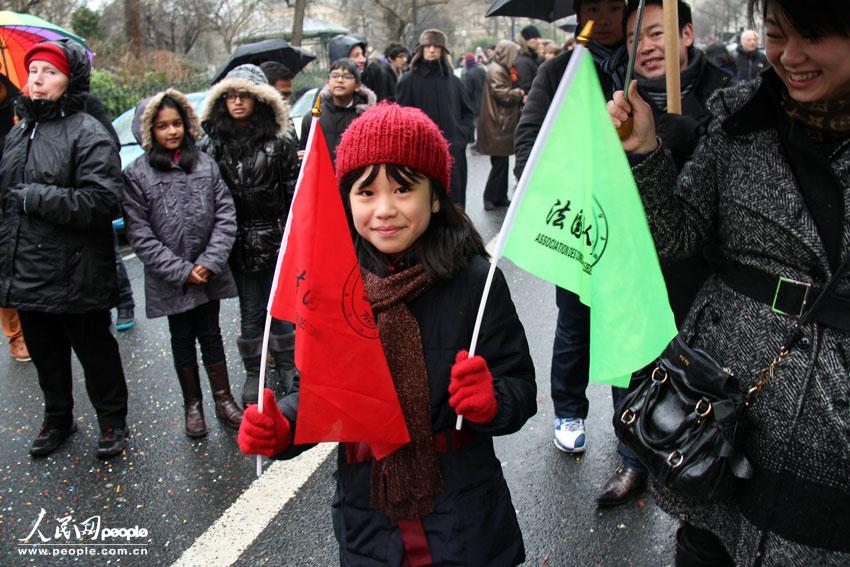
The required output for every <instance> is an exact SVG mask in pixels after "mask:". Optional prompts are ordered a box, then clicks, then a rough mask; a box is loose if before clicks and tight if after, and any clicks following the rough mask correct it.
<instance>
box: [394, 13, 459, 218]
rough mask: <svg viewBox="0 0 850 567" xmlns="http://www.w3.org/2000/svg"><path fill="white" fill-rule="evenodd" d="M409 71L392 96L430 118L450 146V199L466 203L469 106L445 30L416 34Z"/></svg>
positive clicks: (432, 30) (431, 30)
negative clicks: (447, 43)
mask: <svg viewBox="0 0 850 567" xmlns="http://www.w3.org/2000/svg"><path fill="white" fill-rule="evenodd" d="M410 67H411V71H410V72H409V73H407V74H406V75H405V76H404V77H402V78H401V81H399V83H398V88H397V89H396V98H397V100H398V103H399V104H400V105H402V106H415V107H416V108H419V109H421V110H422V111H423V112H424V113H425V114H427V115H428V117H429V118H430V119H431V120H433V121H434V122H435V123H436V124H437V126H439V127H440V130H442V131H443V135H444V136H445V137H446V140H448V142H449V145H450V146H451V148H450V149H451V154H452V160H453V161H454V163H453V165H452V181H451V188H450V195H451V198H452V201H453V202H455V203H457V204H458V205H460V206H461V207H465V206H466V177H467V175H466V145H467V144H468V143H469V142H471V141H472V133H473V128H474V123H473V112H472V106H471V105H470V104H469V99H468V98H467V96H466V89H464V87H463V82H462V81H461V80H460V79H458V78H457V77H455V76H454V74H453V72H452V70H453V66H452V60H451V56H450V53H449V50H448V48H447V47H446V34H444V33H443V32H441V31H440V30H435V29H429V30H425V31H423V32H422V34H421V35H420V36H419V45H418V46H417V47H416V50H415V51H414V54H413V59H412V60H411V62H410Z"/></svg>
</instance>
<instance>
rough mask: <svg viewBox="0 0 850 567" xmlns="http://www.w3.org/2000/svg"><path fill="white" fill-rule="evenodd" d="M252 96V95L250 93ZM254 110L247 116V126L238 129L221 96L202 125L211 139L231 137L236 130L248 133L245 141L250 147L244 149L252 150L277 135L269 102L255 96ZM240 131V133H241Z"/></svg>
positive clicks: (274, 119)
mask: <svg viewBox="0 0 850 567" xmlns="http://www.w3.org/2000/svg"><path fill="white" fill-rule="evenodd" d="M252 96H253V95H252ZM255 101H256V102H255V104H254V112H253V113H251V116H250V117H249V118H248V126H247V127H246V128H244V129H240V128H238V127H237V126H236V121H235V120H233V118H232V117H231V116H230V113H229V112H227V103H225V101H224V97H223V96H222V97H221V98H219V99H218V100H217V101H215V104H214V105H213V108H212V112H210V117H209V118H207V119H206V120H205V121H204V123H203V125H202V126H203V127H204V130H205V131H206V132H207V134H209V136H210V138H213V139H218V140H221V139H228V138H232V137H233V136H234V135H235V134H236V133H237V132H240V131H241V132H244V133H246V134H247V135H248V140H247V143H248V145H249V146H250V147H248V148H245V149H246V150H253V149H255V148H258V147H260V146H262V145H263V144H265V143H266V142H270V141H271V140H274V139H275V138H276V137H277V130H278V124H277V117H276V116H275V114H274V109H273V108H272V106H271V105H270V104H267V103H265V102H263V101H261V100H256V98H255ZM241 132H240V133H241Z"/></svg>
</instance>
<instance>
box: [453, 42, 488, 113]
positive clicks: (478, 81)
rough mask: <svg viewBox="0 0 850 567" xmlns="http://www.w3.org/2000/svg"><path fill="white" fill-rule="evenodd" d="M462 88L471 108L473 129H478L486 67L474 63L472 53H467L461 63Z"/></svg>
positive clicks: (476, 62)
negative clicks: (464, 88) (473, 121)
mask: <svg viewBox="0 0 850 567" xmlns="http://www.w3.org/2000/svg"><path fill="white" fill-rule="evenodd" d="M460 78H461V80H462V81H463V86H464V87H466V96H467V97H468V98H469V104H470V106H472V114H473V116H474V117H475V129H476V130H477V129H478V116H479V115H480V114H481V99H482V97H483V96H484V83H485V81H486V80H487V67H486V66H484V65H482V64H481V63H479V62H478V61H476V59H475V55H474V54H473V53H467V54H466V56H465V57H464V61H463V74H462V75H461V77H460Z"/></svg>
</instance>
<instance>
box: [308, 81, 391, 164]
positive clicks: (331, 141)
mask: <svg viewBox="0 0 850 567" xmlns="http://www.w3.org/2000/svg"><path fill="white" fill-rule="evenodd" d="M318 96H319V97H321V99H322V105H321V111H322V115H321V116H320V117H319V124H320V125H321V126H322V134H324V135H325V142H327V144H328V152H330V154H331V161H332V162H335V161H336V147H337V146H338V145H339V141H340V140H341V139H342V133H343V132H345V131H346V130H347V129H348V126H349V125H350V124H351V123H352V122H354V119H355V118H357V117H358V116H360V115H361V114H363V113H364V112H365V111H366V109H367V108H369V107H370V106H375V104H377V98H376V97H375V93H373V92H372V91H371V90H370V89H369V88H367V87H364V86H362V85H361V86H360V90H359V91H358V92H356V93H354V98H353V99H352V104H351V106H346V107H341V106H337V105H335V104H334V101H333V97H332V96H331V93H330V91H329V90H328V89H327V87H325V88H323V89H322V90H321V91H319V95H318ZM313 104H315V101H314V102H313ZM310 122H311V120H310V119H309V118H305V119H304V120H302V121H301V139H300V140H299V142H298V143H299V146H300V148H301V149H302V150H304V149H307V138H308V137H309V134H310Z"/></svg>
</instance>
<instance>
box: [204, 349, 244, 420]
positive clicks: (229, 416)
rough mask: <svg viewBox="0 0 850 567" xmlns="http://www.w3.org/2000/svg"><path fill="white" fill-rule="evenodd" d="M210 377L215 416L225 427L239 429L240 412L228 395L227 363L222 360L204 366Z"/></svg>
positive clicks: (234, 401)
mask: <svg viewBox="0 0 850 567" xmlns="http://www.w3.org/2000/svg"><path fill="white" fill-rule="evenodd" d="M204 368H206V369H207V375H208V376H209V377H210V388H211V389H212V395H213V399H214V400H215V416H216V417H217V418H219V419H220V420H222V421H223V422H224V423H225V425H228V426H230V427H233V428H235V429H239V424H240V423H242V410H241V409H240V407H239V406H238V405H236V400H234V399H233V396H232V395H231V394H230V378H229V377H228V375H227V362H226V361H224V360H222V361H221V362H217V363H215V364H210V365H208V366H204Z"/></svg>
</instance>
